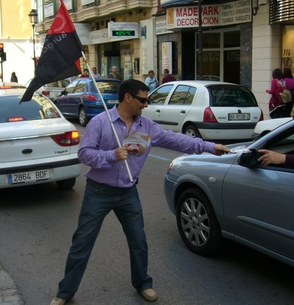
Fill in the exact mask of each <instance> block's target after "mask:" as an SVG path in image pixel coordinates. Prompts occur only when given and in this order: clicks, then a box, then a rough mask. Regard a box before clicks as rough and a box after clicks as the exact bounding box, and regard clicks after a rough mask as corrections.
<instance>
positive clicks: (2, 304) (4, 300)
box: [0, 265, 24, 305]
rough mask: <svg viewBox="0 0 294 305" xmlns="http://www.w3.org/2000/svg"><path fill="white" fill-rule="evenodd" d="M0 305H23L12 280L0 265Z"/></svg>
mask: <svg viewBox="0 0 294 305" xmlns="http://www.w3.org/2000/svg"><path fill="white" fill-rule="evenodd" d="M0 305H24V302H23V300H22V298H21V294H20V292H19V290H18V288H17V287H16V285H15V283H14V281H13V279H12V278H11V277H10V275H9V274H8V273H7V272H5V270H4V269H3V267H2V266H1V265H0Z"/></svg>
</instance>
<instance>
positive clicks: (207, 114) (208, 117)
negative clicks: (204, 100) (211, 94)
mask: <svg viewBox="0 0 294 305" xmlns="http://www.w3.org/2000/svg"><path fill="white" fill-rule="evenodd" d="M203 122H209V123H217V120H216V118H215V116H214V114H213V113H212V111H211V109H210V108H209V107H207V108H205V110H204V114H203Z"/></svg>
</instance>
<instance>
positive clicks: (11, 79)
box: [10, 72, 18, 83]
mask: <svg viewBox="0 0 294 305" xmlns="http://www.w3.org/2000/svg"><path fill="white" fill-rule="evenodd" d="M10 81H11V82H14V83H18V78H17V76H16V74H15V72H12V73H11V77H10Z"/></svg>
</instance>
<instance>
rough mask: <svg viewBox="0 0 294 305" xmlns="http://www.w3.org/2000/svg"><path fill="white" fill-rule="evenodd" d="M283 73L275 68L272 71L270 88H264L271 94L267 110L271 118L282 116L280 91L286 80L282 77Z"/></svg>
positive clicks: (282, 104) (282, 106) (282, 105)
mask: <svg viewBox="0 0 294 305" xmlns="http://www.w3.org/2000/svg"><path fill="white" fill-rule="evenodd" d="M283 77H284V75H283V72H282V70H281V69H275V70H274V71H273V73H272V82H271V89H270V90H265V91H266V92H267V93H269V94H271V95H272V97H271V98H270V101H269V112H270V117H271V118H272V119H277V118H282V117H283V111H284V108H285V104H284V103H283V101H282V97H281V93H282V92H283V90H284V88H285V87H286V82H285V81H284V79H283Z"/></svg>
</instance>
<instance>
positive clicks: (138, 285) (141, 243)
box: [50, 79, 229, 305]
mask: <svg viewBox="0 0 294 305" xmlns="http://www.w3.org/2000/svg"><path fill="white" fill-rule="evenodd" d="M148 91H149V87H147V86H146V85H145V84H144V83H142V82H141V81H138V80H134V79H129V80H126V81H124V82H122V83H121V84H120V87H119V93H118V95H119V104H118V105H115V106H114V107H113V108H112V109H110V110H109V115H110V117H111V121H112V124H113V125H114V128H115V130H116V132H117V135H116V136H117V137H118V139H119V141H120V143H122V146H121V147H119V146H118V144H117V140H116V136H115V134H114V132H113V130H112V126H111V123H110V121H109V115H108V114H107V113H106V112H105V111H103V112H102V113H100V114H98V115H96V116H95V117H94V118H92V119H91V121H90V122H89V123H88V125H87V127H86V130H85V134H84V139H83V142H82V143H81V146H80V149H79V151H78V157H79V160H80V161H81V162H82V163H84V164H85V165H87V166H88V170H87V172H86V174H85V176H86V177H87V183H86V188H85V193H84V199H83V202H82V207H81V211H80V216H79V221H78V227H77V229H76V231H75V233H74V235H73V239H72V246H71V247H70V250H69V254H68V257H67V261H66V267H65V275H64V278H63V279H62V280H61V281H60V282H59V290H58V293H57V296H56V297H55V298H54V299H53V300H52V302H51V304H50V305H64V304H65V303H66V302H67V301H68V300H70V299H72V298H73V297H74V295H75V293H76V291H77V290H78V287H79V285H80V282H81V280H82V277H83V274H84V271H85V269H86V267H87V263H88V260H89V258H90V254H91V251H92V249H93V247H94V244H95V242H96V239H97V237H98V234H99V231H100V229H101V226H102V223H103V220H104V218H105V217H106V215H107V214H108V213H110V212H111V211H114V213H115V215H116V217H117V218H118V220H119V222H120V223H121V226H122V229H123V232H124V234H125V236H126V239H127V243H128V247H129V254H130V267H131V282H132V285H133V287H134V288H135V289H136V290H137V292H138V293H139V294H140V295H141V296H142V297H143V298H144V299H145V300H146V301H148V302H154V301H156V300H157V298H158V297H157V293H156V292H155V291H154V290H153V280H152V277H151V276H150V275H149V274H148V273H147V271H148V245H147V241H146V235H145V230H144V219H143V210H142V206H141V202H140V197H139V194H138V191H137V186H136V185H137V183H138V178H139V175H140V172H141V170H142V167H143V165H144V163H145V161H146V159H147V158H148V154H149V153H150V150H151V148H152V147H164V148H168V149H172V150H176V151H180V152H185V153H188V154H194V153H196V154H201V153H203V152H208V153H211V154H214V155H217V156H220V155H223V154H226V153H228V152H229V149H228V148H227V147H226V146H224V145H221V144H215V143H212V142H207V141H204V140H202V139H201V138H192V137H189V136H187V135H184V134H182V133H174V132H172V131H171V130H165V129H163V128H162V127H161V126H160V125H159V124H158V123H156V122H154V121H153V120H151V119H149V118H147V117H145V116H142V110H143V109H144V108H146V107H148ZM134 139H136V141H137V142H135V143H134ZM130 143H131V144H130ZM134 147H136V148H134ZM126 160H127V162H128V165H129V170H130V173H131V175H132V178H133V179H130V177H129V175H128V171H127V168H126V165H125V161H126ZM143 183H144V182H143ZM97 267H98V269H99V264H97ZM98 275H99V271H97V276H98ZM112 284H115V282H114V281H113V282H112ZM138 302H139V301H138ZM96 303H97V304H100V303H99V300H96ZM81 304H83V305H84V304H85V302H84V301H81ZM109 304H111V300H109Z"/></svg>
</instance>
